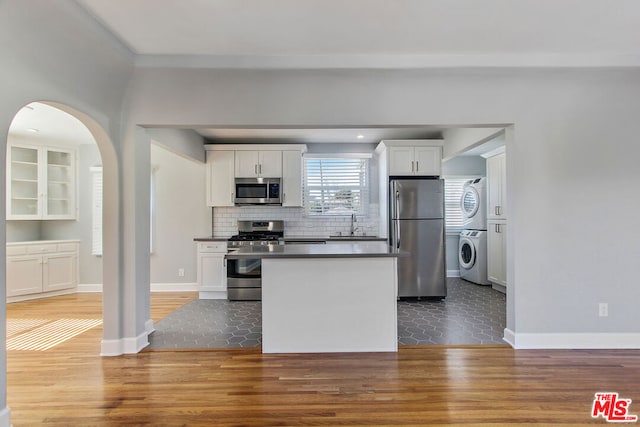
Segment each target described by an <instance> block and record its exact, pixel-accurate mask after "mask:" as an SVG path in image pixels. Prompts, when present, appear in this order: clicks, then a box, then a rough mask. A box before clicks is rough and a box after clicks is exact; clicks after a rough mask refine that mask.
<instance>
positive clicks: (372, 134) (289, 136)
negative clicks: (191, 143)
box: [196, 126, 442, 144]
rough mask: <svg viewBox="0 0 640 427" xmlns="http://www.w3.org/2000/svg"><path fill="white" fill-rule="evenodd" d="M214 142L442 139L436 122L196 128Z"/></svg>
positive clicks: (356, 141)
mask: <svg viewBox="0 0 640 427" xmlns="http://www.w3.org/2000/svg"><path fill="white" fill-rule="evenodd" d="M196 132H198V133H199V134H200V135H202V136H204V137H205V138H207V139H209V140H210V141H209V142H212V143H221V142H222V143H240V142H241V143H263V144H264V143H269V144H271V143H274V144H275V143H279V142H296V143H303V144H310V143H365V144H373V143H375V144H377V143H378V142H380V141H381V140H383V139H439V138H441V137H442V129H441V128H439V127H436V126H393V127H383V126H381V127H331V128H329V127H327V128H301V127H300V128H291V127H288V128H261V129H260V128H208V129H196Z"/></svg>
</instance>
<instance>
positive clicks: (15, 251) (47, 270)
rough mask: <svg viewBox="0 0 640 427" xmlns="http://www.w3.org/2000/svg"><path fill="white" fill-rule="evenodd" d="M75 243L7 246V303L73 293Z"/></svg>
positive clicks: (24, 243) (75, 265)
mask: <svg viewBox="0 0 640 427" xmlns="http://www.w3.org/2000/svg"><path fill="white" fill-rule="evenodd" d="M78 255H79V242H78V241H74V240H69V241H42V242H39V241H36V242H21V243H8V244H7V298H8V299H9V302H14V301H19V300H23V299H30V298H40V297H46V296H54V295H61V294H63V293H69V292H73V290H74V289H75V288H76V287H77V286H78Z"/></svg>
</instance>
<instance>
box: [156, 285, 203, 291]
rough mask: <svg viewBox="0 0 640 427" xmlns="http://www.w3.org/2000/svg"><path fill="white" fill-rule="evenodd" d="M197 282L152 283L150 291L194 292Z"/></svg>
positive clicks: (197, 287) (196, 289)
mask: <svg viewBox="0 0 640 427" xmlns="http://www.w3.org/2000/svg"><path fill="white" fill-rule="evenodd" d="M199 289H200V287H199V286H198V284H197V283H152V284H151V292H196V291H198V290H199Z"/></svg>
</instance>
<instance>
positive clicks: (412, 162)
mask: <svg viewBox="0 0 640 427" xmlns="http://www.w3.org/2000/svg"><path fill="white" fill-rule="evenodd" d="M414 163H415V162H414V161H413V160H411V172H415V170H414V169H413V164H414Z"/></svg>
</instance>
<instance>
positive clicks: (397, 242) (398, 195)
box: [395, 190, 400, 249]
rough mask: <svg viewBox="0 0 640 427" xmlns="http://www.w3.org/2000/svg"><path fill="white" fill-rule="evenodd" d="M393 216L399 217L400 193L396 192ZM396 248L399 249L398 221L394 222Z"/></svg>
mask: <svg viewBox="0 0 640 427" xmlns="http://www.w3.org/2000/svg"><path fill="white" fill-rule="evenodd" d="M395 210H396V212H395V214H396V216H399V211H400V191H398V190H396V205H395ZM396 247H397V248H398V249H400V221H398V220H396Z"/></svg>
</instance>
